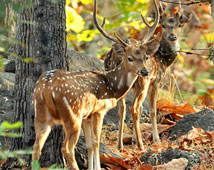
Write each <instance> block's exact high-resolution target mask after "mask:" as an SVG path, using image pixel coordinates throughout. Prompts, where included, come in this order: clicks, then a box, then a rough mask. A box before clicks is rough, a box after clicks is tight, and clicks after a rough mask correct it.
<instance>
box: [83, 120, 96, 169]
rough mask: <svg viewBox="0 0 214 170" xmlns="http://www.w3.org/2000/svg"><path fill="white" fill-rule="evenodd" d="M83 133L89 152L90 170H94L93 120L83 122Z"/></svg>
mask: <svg viewBox="0 0 214 170" xmlns="http://www.w3.org/2000/svg"><path fill="white" fill-rule="evenodd" d="M82 127H83V132H84V135H85V143H86V148H87V150H88V169H90V170H93V155H94V152H93V149H92V147H93V146H92V129H91V119H86V120H83V124H82Z"/></svg>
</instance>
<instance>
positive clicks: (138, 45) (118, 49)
mask: <svg viewBox="0 0 214 170" xmlns="http://www.w3.org/2000/svg"><path fill="white" fill-rule="evenodd" d="M153 3H154V5H155V16H156V17H155V21H154V24H153V25H152V26H150V25H149V23H148V22H147V21H146V20H145V18H144V17H143V16H142V15H141V17H142V20H143V22H144V23H145V25H146V26H147V28H148V31H147V34H146V35H145V36H144V38H143V40H142V41H137V40H135V39H127V40H126V41H123V40H118V39H117V38H115V37H112V36H111V35H109V34H108V33H107V32H106V31H105V30H104V26H105V18H104V20H103V24H102V26H100V25H99V24H98V22H97V19H96V13H97V8H96V0H95V1H94V13H93V20H94V24H95V26H96V27H97V29H98V30H99V31H100V33H101V34H102V35H103V36H104V37H106V38H108V39H110V40H112V41H114V42H115V44H113V45H112V49H111V51H110V52H109V53H108V54H107V57H106V59H105V62H104V65H105V70H111V69H114V68H115V67H116V66H117V65H118V64H119V63H120V62H121V59H122V56H123V55H124V53H125V51H126V50H127V49H126V48H127V47H128V46H132V48H135V50H136V54H137V53H139V54H138V55H142V56H146V58H148V57H149V56H150V55H153V54H154V53H155V52H156V51H157V49H158V47H159V41H160V39H161V34H157V36H156V37H155V38H152V39H150V38H151V37H152V35H153V34H154V32H155V29H156V27H157V25H158V23H159V17H160V14H159V10H158V7H157V4H156V1H155V0H153ZM122 41H123V42H122ZM108 56H109V57H110V60H113V62H112V63H111V61H108ZM145 75H147V74H145Z"/></svg>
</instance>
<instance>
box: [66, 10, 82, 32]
mask: <svg viewBox="0 0 214 170" xmlns="http://www.w3.org/2000/svg"><path fill="white" fill-rule="evenodd" d="M65 12H66V31H67V32H68V31H69V30H72V31H74V32H76V33H79V32H80V31H82V30H83V29H84V25H85V21H84V20H83V18H82V17H81V16H80V15H79V14H77V12H76V11H75V10H74V9H73V8H71V7H69V6H66V7H65Z"/></svg>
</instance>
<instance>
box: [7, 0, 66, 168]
mask: <svg viewBox="0 0 214 170" xmlns="http://www.w3.org/2000/svg"><path fill="white" fill-rule="evenodd" d="M26 2H27V1H26ZM19 3H21V1H20V2H19ZM22 5H25V4H22ZM20 7H21V6H20ZM16 40H17V44H16V54H17V56H16V57H17V60H16V80H15V94H14V118H15V119H14V121H15V122H16V121H22V122H23V125H24V126H23V129H21V131H19V132H20V133H21V134H23V137H21V138H16V139H14V140H13V146H12V150H18V149H26V148H29V147H32V146H33V144H34V140H35V133H34V123H33V120H34V111H33V106H32V103H31V102H32V92H33V89H34V84H35V82H36V81H37V79H38V78H39V76H40V74H41V73H43V72H44V71H47V70H51V69H63V68H64V69H66V68H67V65H66V32H65V1H64V0H59V1H57V2H54V1H51V0H33V5H32V7H31V8H28V9H24V10H22V11H21V12H20V13H19V14H18V22H17V29H16ZM62 134H63V133H61V129H60V128H56V129H55V130H54V131H52V133H51V134H50V136H49V137H50V138H49V139H48V140H47V142H46V146H47V145H48V147H45V149H44V153H43V156H41V164H42V165H43V166H50V165H51V164H53V163H61V160H62V155H60V154H61V147H59V146H60V145H61V142H62V137H63V136H62ZM47 150H48V151H47ZM26 160H27V161H28V162H29V161H30V160H31V155H27V156H26ZM8 164H10V163H7V165H6V166H8Z"/></svg>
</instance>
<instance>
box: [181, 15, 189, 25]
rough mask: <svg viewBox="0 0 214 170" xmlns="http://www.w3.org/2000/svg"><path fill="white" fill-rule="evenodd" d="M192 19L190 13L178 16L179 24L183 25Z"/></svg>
mask: <svg viewBox="0 0 214 170" xmlns="http://www.w3.org/2000/svg"><path fill="white" fill-rule="evenodd" d="M191 17H192V14H191V13H185V14H182V15H181V16H180V22H181V23H182V24H183V23H188V22H189V21H190V19H191Z"/></svg>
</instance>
